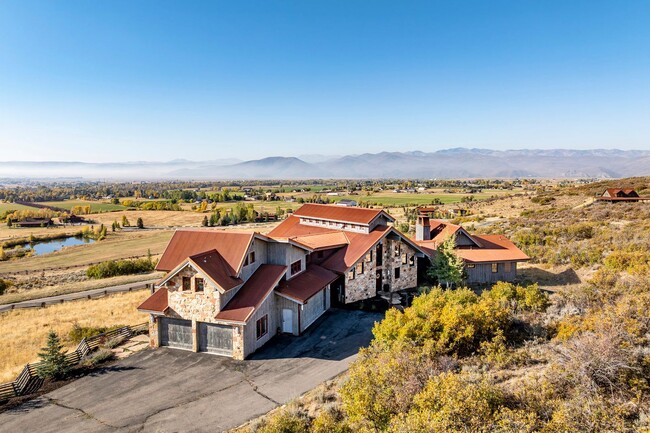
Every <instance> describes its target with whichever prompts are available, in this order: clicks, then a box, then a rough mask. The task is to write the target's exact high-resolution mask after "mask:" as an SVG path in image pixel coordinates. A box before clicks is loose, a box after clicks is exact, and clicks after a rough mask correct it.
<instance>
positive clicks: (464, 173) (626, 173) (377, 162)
mask: <svg viewBox="0 0 650 433" xmlns="http://www.w3.org/2000/svg"><path fill="white" fill-rule="evenodd" d="M305 159H308V160H309V161H305V160H303V159H300V158H296V157H282V156H277V157H270V158H264V159H258V160H252V161H240V160H233V159H222V160H214V161H187V160H174V161H169V162H127V163H83V162H16V161H13V162H0V178H46V177H47V178H55V177H63V178H86V179H110V178H113V179H134V180H140V179H142V180H145V179H215V180H219V179H307V178H312V179H313V178H332V179H342V178H359V179H363V178H366V179H367V178H423V179H429V178H487V177H490V178H495V177H500V178H515V177H539V178H602V179H610V178H621V177H631V176H644V175H650V151H641V150H616V149H612V150H609V149H595V150H571V149H521V150H506V151H498V150H488V149H467V148H453V149H445V150H440V151H437V152H420V151H413V152H380V153H365V154H362V155H346V156H340V157H331V158H329V157H326V156H323V155H312V156H309V155H305Z"/></svg>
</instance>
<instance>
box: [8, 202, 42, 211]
mask: <svg viewBox="0 0 650 433" xmlns="http://www.w3.org/2000/svg"><path fill="white" fill-rule="evenodd" d="M10 210H36V208H34V207H30V206H25V205H22V204H17V203H6V202H0V214H1V213H4V212H7V211H10Z"/></svg>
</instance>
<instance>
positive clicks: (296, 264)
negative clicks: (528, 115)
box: [291, 260, 302, 275]
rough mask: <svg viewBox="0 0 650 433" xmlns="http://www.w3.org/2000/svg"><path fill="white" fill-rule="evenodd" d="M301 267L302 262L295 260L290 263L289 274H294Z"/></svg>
mask: <svg viewBox="0 0 650 433" xmlns="http://www.w3.org/2000/svg"><path fill="white" fill-rule="evenodd" d="M301 269H302V262H301V261H300V260H297V261H295V262H293V263H292V264H291V275H296V274H297V273H298V272H300V270H301Z"/></svg>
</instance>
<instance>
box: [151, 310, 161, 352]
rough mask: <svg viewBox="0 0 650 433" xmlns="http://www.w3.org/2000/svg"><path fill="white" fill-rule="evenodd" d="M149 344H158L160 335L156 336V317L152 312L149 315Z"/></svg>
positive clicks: (157, 345) (154, 345)
mask: <svg viewBox="0 0 650 433" xmlns="http://www.w3.org/2000/svg"><path fill="white" fill-rule="evenodd" d="M149 346H151V347H159V346H160V337H159V336H158V318H157V317H156V316H154V315H153V314H150V315H149Z"/></svg>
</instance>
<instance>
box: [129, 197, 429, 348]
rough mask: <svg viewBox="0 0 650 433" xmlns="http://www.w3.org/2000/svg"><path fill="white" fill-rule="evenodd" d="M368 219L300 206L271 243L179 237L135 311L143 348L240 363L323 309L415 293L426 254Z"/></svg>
mask: <svg viewBox="0 0 650 433" xmlns="http://www.w3.org/2000/svg"><path fill="white" fill-rule="evenodd" d="M393 221H394V219H393V218H392V217H391V216H390V215H389V214H387V213H386V212H384V211H383V210H377V209H363V208H357V207H344V206H336V205H318V204H306V205H304V206H302V207H301V208H299V209H298V210H296V211H295V212H294V213H293V214H292V215H291V216H289V217H288V218H287V219H286V220H284V221H283V222H282V223H281V224H279V225H278V226H277V227H276V228H275V229H273V230H272V231H271V232H270V233H268V234H266V235H264V234H261V233H257V232H246V233H243V232H233V231H219V230H214V229H213V230H207V229H206V230H179V231H177V232H176V233H175V234H174V236H173V237H172V239H171V241H170V242H169V245H168V246H167V248H166V249H165V251H164V253H163V256H162V258H161V259H160V262H159V263H158V265H157V268H156V269H157V270H160V271H165V272H167V274H166V275H165V277H164V278H163V279H162V280H161V281H160V282H158V283H157V284H156V288H157V290H156V291H155V292H154V293H153V294H152V295H151V296H150V297H149V298H148V299H147V300H145V302H143V303H142V304H141V305H140V306H139V307H138V309H139V310H140V311H142V312H145V313H149V314H150V322H149V323H150V336H151V345H152V346H154V347H157V346H169V347H175V348H180V349H187V350H193V351H201V352H209V353H215V354H219V355H224V356H230V357H233V358H235V359H244V358H246V357H247V356H249V355H250V354H251V353H253V352H254V351H256V350H257V349H259V348H260V347H261V346H263V345H264V344H265V343H266V342H267V341H268V340H269V339H270V338H271V337H273V336H274V335H275V334H276V333H277V332H283V333H289V334H294V335H300V334H301V333H302V332H303V331H305V330H306V329H307V328H308V327H309V326H310V325H312V324H313V323H314V322H315V321H316V320H317V319H318V318H319V317H320V316H321V315H322V314H323V313H324V312H325V311H327V310H328V309H329V308H330V306H331V305H335V304H350V303H353V302H357V301H361V300H365V299H369V298H374V297H375V296H377V295H379V294H382V293H394V292H397V291H400V290H405V289H411V288H415V287H416V286H417V275H418V272H417V266H418V260H417V259H418V258H419V257H421V258H424V257H425V256H426V255H425V252H424V250H423V249H422V248H420V247H419V246H418V245H417V243H415V242H413V241H411V240H410V239H408V238H407V237H405V236H404V235H403V234H402V233H400V232H399V231H397V230H396V229H395V228H393V227H392V226H390V225H389V224H391V223H393Z"/></svg>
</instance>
